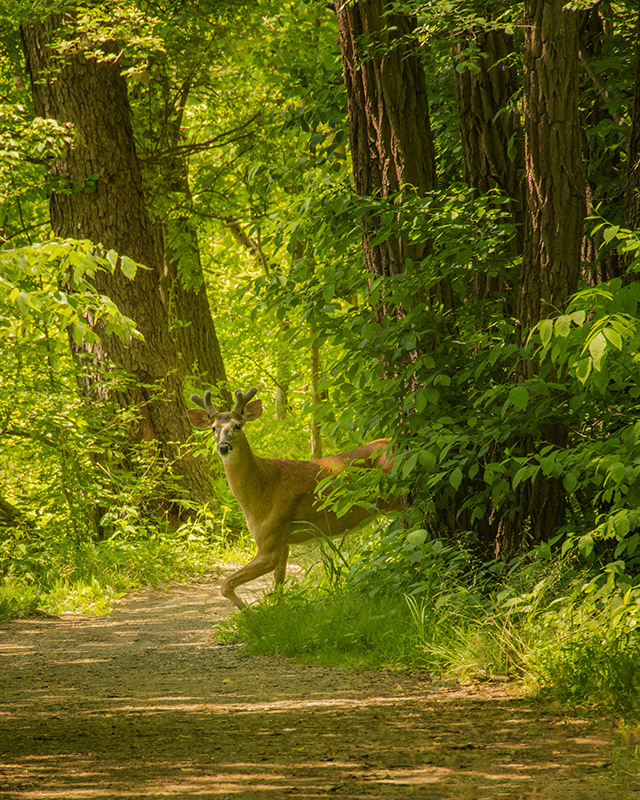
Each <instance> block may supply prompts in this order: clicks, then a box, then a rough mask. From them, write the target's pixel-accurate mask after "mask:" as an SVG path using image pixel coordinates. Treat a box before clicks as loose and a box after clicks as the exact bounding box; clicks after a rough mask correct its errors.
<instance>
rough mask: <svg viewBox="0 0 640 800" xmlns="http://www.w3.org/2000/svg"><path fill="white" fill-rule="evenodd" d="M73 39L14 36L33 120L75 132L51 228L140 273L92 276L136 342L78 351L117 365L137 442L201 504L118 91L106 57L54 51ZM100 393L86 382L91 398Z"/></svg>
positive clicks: (202, 481) (103, 341)
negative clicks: (128, 262)
mask: <svg viewBox="0 0 640 800" xmlns="http://www.w3.org/2000/svg"><path fill="white" fill-rule="evenodd" d="M73 31H74V20H73V18H72V16H70V15H64V16H63V15H52V16H51V17H49V18H48V19H47V20H46V21H45V22H44V23H43V24H42V25H26V26H23V27H22V29H21V35H22V43H23V50H24V54H25V58H26V63H27V69H28V71H29V75H30V78H31V82H32V90H33V98H34V102H35V106H36V111H37V113H38V114H39V115H40V116H42V117H49V118H53V119H56V120H57V121H58V122H60V123H63V124H69V125H70V126H72V130H73V132H74V142H73V144H72V145H71V146H70V147H69V148H68V150H67V152H66V154H65V156H64V157H63V158H62V159H60V160H59V161H58V162H57V164H56V165H55V171H56V172H57V175H58V180H59V181H60V182H61V183H62V184H63V188H62V189H61V190H58V191H56V192H55V193H54V194H53V195H52V196H51V201H50V211H51V222H52V227H53V230H54V232H55V234H56V235H57V236H61V237H68V238H74V239H90V240H91V241H93V242H95V243H97V244H98V243H99V244H100V245H102V247H104V248H105V249H114V250H116V251H117V252H118V253H119V254H120V255H123V256H124V255H126V256H128V257H129V258H131V259H133V260H134V261H136V262H138V263H140V264H143V265H144V267H145V268H144V269H139V270H138V272H137V274H136V277H135V279H134V280H129V279H127V278H125V277H124V275H123V274H122V273H121V272H120V271H119V270H117V271H115V272H114V273H113V274H111V273H108V272H98V273H97V274H96V278H95V281H94V285H95V288H96V289H97V291H99V292H100V293H102V294H105V295H107V296H109V297H110V298H111V299H112V300H113V301H114V302H115V303H116V304H117V305H118V307H119V308H120V310H121V311H122V312H123V313H124V314H126V315H127V316H130V317H132V318H133V319H135V320H136V323H137V327H138V329H139V330H140V331H141V333H142V334H143V336H144V341H138V340H134V341H132V342H131V344H130V345H128V346H126V345H124V344H123V343H122V342H121V341H120V340H119V339H118V337H117V336H114V335H107V334H106V333H105V332H104V331H103V330H99V331H98V332H99V333H100V344H99V345H98V346H97V347H95V348H94V347H92V346H89V345H88V344H86V343H85V344H84V345H83V347H84V349H85V350H86V351H87V352H88V353H90V355H91V358H92V359H93V360H94V361H95V362H98V361H99V362H102V363H104V364H109V363H113V364H117V365H119V366H121V367H123V368H124V369H125V370H126V372H127V373H128V374H129V375H130V376H132V377H133V378H134V383H133V384H132V385H131V387H130V388H129V390H128V391H127V392H126V393H125V392H123V393H121V394H120V395H119V397H120V399H121V400H122V401H123V402H126V403H127V404H133V405H135V407H136V408H137V409H138V412H139V426H138V431H137V436H136V438H137V440H139V441H144V440H147V441H153V442H155V443H156V447H157V448H158V449H159V453H160V455H161V456H162V457H164V459H166V461H167V463H168V464H170V465H171V467H170V468H171V470H172V472H173V474H174V475H176V476H177V477H178V478H179V479H180V486H181V490H180V491H181V493H182V495H183V496H184V497H185V498H187V499H189V500H193V501H196V502H200V501H206V500H209V499H211V481H210V477H209V474H208V471H207V468H206V466H205V465H204V463H203V462H201V461H200V460H198V459H195V458H194V457H193V456H192V455H191V454H190V453H189V452H188V450H186V449H185V448H183V444H182V443H184V442H186V440H187V439H188V437H189V435H190V428H189V423H188V420H187V414H186V405H185V401H184V397H183V392H182V385H181V380H180V375H181V372H182V368H181V365H180V361H179V358H178V353H177V350H176V347H175V345H174V342H173V341H172V339H171V336H170V333H169V320H168V316H167V310H166V307H165V305H164V303H163V300H162V297H161V291H160V276H161V271H162V263H163V254H162V250H161V245H160V241H159V237H157V236H156V235H155V232H154V229H153V226H152V224H151V222H150V219H149V215H148V213H147V209H146V206H145V202H144V198H143V191H142V181H141V177H140V169H139V165H138V161H137V157H136V152H135V147H134V139H133V132H132V127H131V118H130V116H131V111H130V107H129V101H128V97H127V87H126V83H125V80H124V78H123V77H122V76H121V74H120V73H121V66H120V65H119V64H118V63H117V60H110V59H109V58H108V54H107V53H105V58H104V60H98V59H97V58H95V57H88V56H87V55H85V53H84V52H82V51H81V50H80V51H79V52H78V51H75V52H74V51H73V49H72V50H71V52H70V54H69V55H67V56H65V57H62V56H58V55H57V54H56V51H55V50H54V48H53V47H52V42H53V41H54V40H55V38H56V37H57V36H59V35H60V34H61V33H64V34H65V36H67V37H68V35H69V34H73ZM86 360H87V359H86V358H85V359H83V361H85V362H86ZM100 388H101V387H100V386H99V385H96V384H95V381H92V380H90V379H87V380H86V381H85V390H86V391H87V394H88V395H89V396H92V395H95V394H96V393H97V392H99V391H100Z"/></svg>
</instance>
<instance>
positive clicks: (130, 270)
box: [120, 256, 138, 280]
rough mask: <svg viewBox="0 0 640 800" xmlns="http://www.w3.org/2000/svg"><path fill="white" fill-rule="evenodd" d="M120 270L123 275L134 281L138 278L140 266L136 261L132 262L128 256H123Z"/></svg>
mask: <svg viewBox="0 0 640 800" xmlns="http://www.w3.org/2000/svg"><path fill="white" fill-rule="evenodd" d="M120 270H121V272H122V274H123V275H125V276H126V277H127V278H131V280H133V279H134V278H135V277H136V272H137V271H138V265H137V264H136V262H135V261H132V260H131V259H130V258H129V257H128V256H122V258H121V259H120Z"/></svg>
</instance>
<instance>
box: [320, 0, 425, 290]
mask: <svg viewBox="0 0 640 800" xmlns="http://www.w3.org/2000/svg"><path fill="white" fill-rule="evenodd" d="M387 7H388V6H387V3H386V2H384V1H383V0H362V1H361V2H347V3H344V2H336V4H335V11H336V15H337V18H338V30H339V33H340V47H341V51H342V61H343V70H344V81H345V85H346V88H347V98H348V104H349V135H350V140H351V158H352V164H353V175H354V179H355V188H356V192H357V194H358V195H359V196H364V197H381V198H386V197H389V196H392V195H394V194H396V193H397V192H399V191H400V190H401V189H402V188H403V187H404V186H406V185H410V186H413V187H415V189H416V190H417V192H418V194H421V195H423V194H424V193H425V192H427V191H429V190H431V189H434V188H435V186H436V168H435V156H434V148H433V138H432V135H431V125H430V121H429V103H428V98H427V87H426V81H425V76H424V69H423V65H422V62H421V60H420V56H419V48H418V42H417V39H415V38H413V37H412V32H413V30H414V28H415V20H414V19H413V17H410V16H407V15H404V14H394V13H389V14H386V13H385V11H386V10H387ZM381 224H382V223H381V220H380V218H379V217H376V216H373V215H369V216H366V217H365V219H364V222H363V245H364V257H365V262H366V265H367V270H368V271H369V272H371V273H373V274H374V275H379V276H392V275H399V274H402V273H404V272H405V271H406V259H407V258H411V259H412V260H413V261H420V260H421V259H422V258H423V257H424V256H425V255H426V253H427V252H428V243H426V242H419V243H417V244H414V245H408V244H407V243H406V242H404V241H403V240H402V239H401V238H400V237H398V236H390V237H389V238H388V239H386V241H384V242H382V243H380V244H375V245H374V244H372V243H371V240H372V239H373V237H375V235H376V233H377V231H378V230H379V228H380V226H381Z"/></svg>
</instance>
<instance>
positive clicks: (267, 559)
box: [220, 550, 287, 610]
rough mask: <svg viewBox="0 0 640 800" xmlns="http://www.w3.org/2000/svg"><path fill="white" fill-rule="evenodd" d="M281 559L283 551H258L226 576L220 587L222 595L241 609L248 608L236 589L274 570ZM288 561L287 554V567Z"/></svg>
mask: <svg viewBox="0 0 640 800" xmlns="http://www.w3.org/2000/svg"><path fill="white" fill-rule="evenodd" d="M281 561H282V552H281V551H278V550H270V551H269V552H266V553H261V552H258V553H257V555H255V556H254V557H253V558H252V559H251V561H250V562H249V563H248V564H245V566H244V567H240V569H239V570H236V571H235V572H234V573H233V574H231V575H229V577H228V578H225V579H224V581H222V586H221V587H220V592H221V593H222V596H223V597H226V598H227V600H231V602H232V603H233V604H234V605H235V606H236V607H237V608H239V609H240V610H242V609H244V608H246V607H247V604H246V603H245V602H244V600H242V598H240V597H238V595H237V594H236V589H237V588H238V586H242V585H243V584H244V583H249V581H253V580H255V579H256V578H259V577H260V576H261V575H266V574H267V573H268V572H272V571H273V570H274V569H276V567H278V566H279V564H280V563H281ZM286 563H287V559H286V556H285V559H284V564H285V567H286Z"/></svg>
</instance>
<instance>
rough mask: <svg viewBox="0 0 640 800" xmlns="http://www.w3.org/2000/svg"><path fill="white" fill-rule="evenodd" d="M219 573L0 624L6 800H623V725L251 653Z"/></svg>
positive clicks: (0, 736) (626, 790)
mask: <svg viewBox="0 0 640 800" xmlns="http://www.w3.org/2000/svg"><path fill="white" fill-rule="evenodd" d="M230 613H231V612H230V610H229V608H228V606H227V604H226V602H225V601H223V600H222V599H221V598H220V596H219V593H218V582H217V579H216V578H215V577H211V579H210V580H206V581H205V580H200V581H198V582H196V581H194V582H192V583H189V584H181V585H177V586H172V587H171V588H170V589H169V590H167V591H166V592H160V591H144V592H140V593H138V594H136V595H133V596H130V597H128V598H127V599H126V600H124V601H123V602H121V603H120V604H119V605H118V606H117V607H116V609H115V610H114V611H113V612H112V613H111V614H110V615H108V616H104V617H84V616H72V615H68V616H64V617H61V618H36V619H22V620H17V621H13V622H10V623H6V624H4V625H3V626H2V627H1V628H0V656H1V658H0V692H1V694H0V797H1V798H33V799H34V800H36V798H38V799H39V798H42V799H46V800H51V799H53V798H65V800H66V799H67V798H69V799H71V798H109V799H111V798H138V797H148V798H166V797H172V798H192V797H193V798H195V797H198V798H207V797H211V798H218V799H219V798H229V799H230V800H231V799H233V800H238V799H239V798H243V799H246V800H249V799H251V800H277V799H278V798H288V797H300V798H318V797H337V798H340V797H344V798H374V799H375V798H394V800H395V799H396V798H398V799H400V798H401V799H403V800H404V798H420V799H421V800H444V798H451V799H452V800H453V798H455V800H484V798H492V800H497V799H503V798H504V799H505V800H506V799H507V798H508V799H509V800H516V799H519V800H525V798H526V799H527V800H528V798H532V800H533V799H535V800H614V799H615V800H619V798H626V797H632V796H633V794H632V789H631V788H630V787H624V786H619V785H616V784H617V782H616V781H615V780H613V778H612V776H611V774H610V773H611V766H610V765H611V754H612V741H613V726H612V724H611V723H610V722H608V721H606V720H602V719H596V718H587V717H585V718H582V717H579V716H566V715H564V714H562V713H560V712H559V711H557V710H556V711H554V710H552V709H551V708H549V707H547V706H544V705H541V704H540V703H539V702H536V701H534V700H532V699H530V698H526V697H522V696H518V691H517V689H516V687H513V686H510V685H505V684H483V685H476V686H465V687H460V686H449V687H447V686H444V685H436V684H433V683H428V682H425V681H424V680H420V679H418V678H416V677H411V676H405V675H401V676H399V675H395V674H393V675H391V674H384V673H382V674H381V673H373V672H365V673H358V672H354V671H349V670H341V669H324V668H316V667H304V666H298V665H296V664H293V663H290V662H288V661H286V660H284V659H276V658H267V657H256V658H244V657H242V655H241V652H240V651H239V649H238V648H236V647H225V646H221V645H219V644H217V643H216V641H215V638H214V637H213V636H212V626H214V625H215V623H216V622H217V621H219V620H221V619H223V618H225V617H227V616H228V615H229V614H230Z"/></svg>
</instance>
